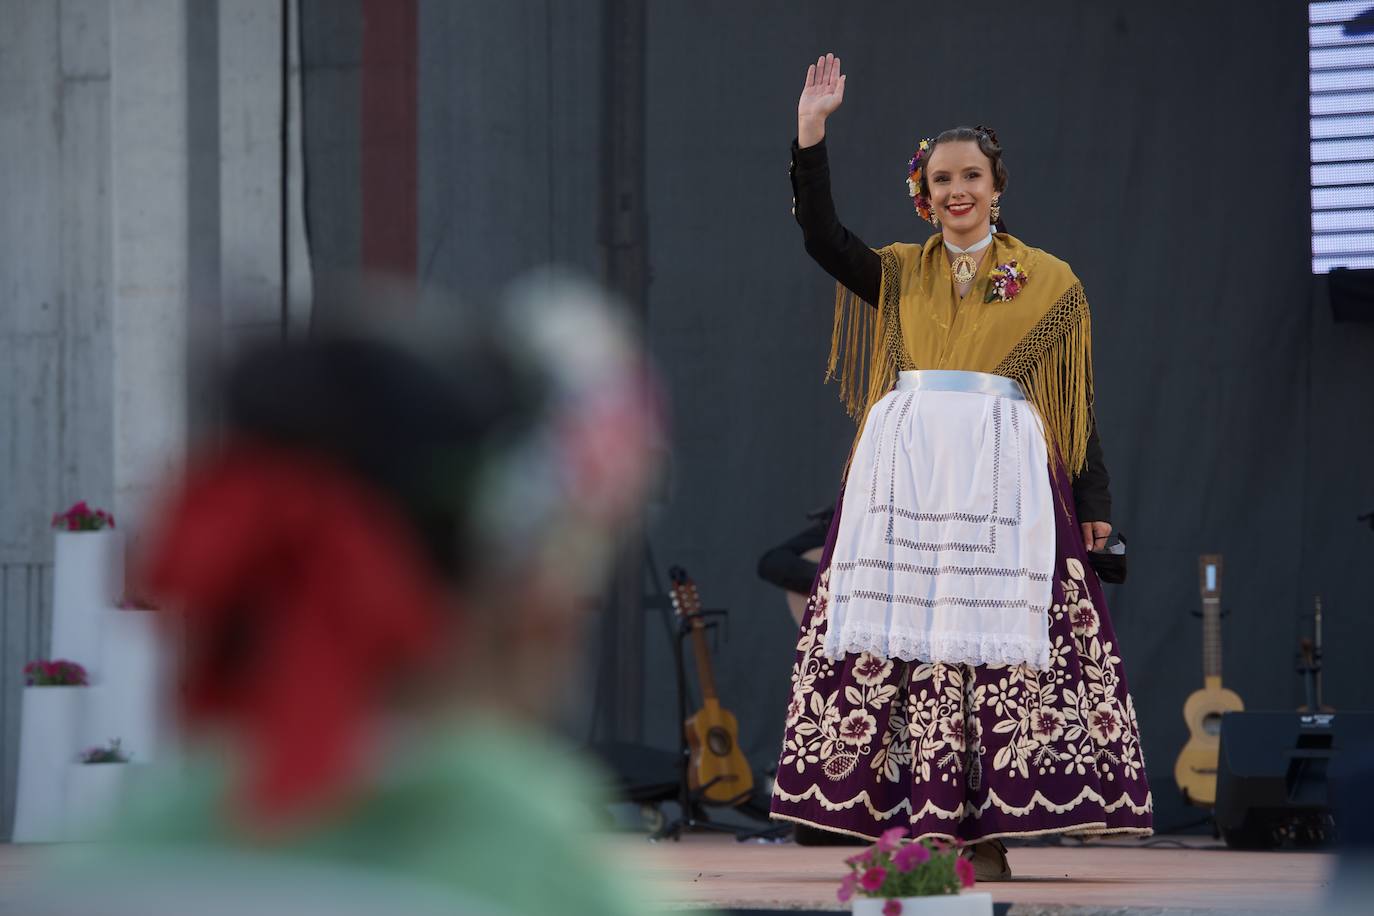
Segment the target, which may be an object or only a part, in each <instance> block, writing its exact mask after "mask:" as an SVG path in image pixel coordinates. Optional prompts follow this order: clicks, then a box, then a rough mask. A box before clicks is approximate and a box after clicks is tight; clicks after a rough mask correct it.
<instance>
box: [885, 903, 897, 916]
mask: <svg viewBox="0 0 1374 916" xmlns="http://www.w3.org/2000/svg"><path fill="white" fill-rule="evenodd" d="M883 916H902V901H900V900H888V901H887V903H884V904H883Z"/></svg>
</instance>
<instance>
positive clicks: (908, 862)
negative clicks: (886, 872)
mask: <svg viewBox="0 0 1374 916" xmlns="http://www.w3.org/2000/svg"><path fill="white" fill-rule="evenodd" d="M929 859H930V850H929V849H926V847H925V845H924V844H923V843H908V844H907V845H905V846H903V847H902V848H901V849H899V850H897V854H896V855H895V856H893V857H892V864H893V865H895V866H896V868H897V871H911V870H912V869H913V868H915V867H916V866H917V865H920V864H921V863H922V862H926V861H928V860H929Z"/></svg>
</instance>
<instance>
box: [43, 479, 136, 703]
mask: <svg viewBox="0 0 1374 916" xmlns="http://www.w3.org/2000/svg"><path fill="white" fill-rule="evenodd" d="M52 527H53V530H54V533H53V594H52V652H53V653H54V654H55V655H65V656H67V657H68V658H80V659H85V660H86V662H87V664H88V665H91V666H92V668H91V675H92V680H94V681H96V682H101V681H103V679H104V672H103V671H102V670H101V665H102V663H103V658H104V656H103V655H102V653H101V650H100V625H101V624H100V618H101V615H102V614H103V612H104V611H106V610H108V609H111V608H113V607H114V606H115V604H116V602H118V601H119V598H120V596H121V595H122V594H123V593H124V534H123V532H122V531H120V530H119V529H116V528H115V520H114V516H113V515H112V514H110V513H109V512H106V511H105V510H104V509H97V508H94V507H93V506H91V505H89V504H88V503H87V502H86V501H85V500H81V501H80V502H77V503H74V504H73V505H72V506H71V508H69V509H67V510H66V511H65V512H58V513H57V514H56V515H54V516H53V517H52Z"/></svg>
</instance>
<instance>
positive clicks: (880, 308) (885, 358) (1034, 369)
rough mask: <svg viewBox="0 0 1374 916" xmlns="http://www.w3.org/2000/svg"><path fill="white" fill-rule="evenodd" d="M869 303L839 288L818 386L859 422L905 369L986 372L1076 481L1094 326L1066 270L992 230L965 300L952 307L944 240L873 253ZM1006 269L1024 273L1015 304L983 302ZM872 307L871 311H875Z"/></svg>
mask: <svg viewBox="0 0 1374 916" xmlns="http://www.w3.org/2000/svg"><path fill="white" fill-rule="evenodd" d="M878 257H879V258H880V259H881V261H882V284H881V287H880V289H879V293H878V301H877V302H876V303H872V304H869V303H866V302H864V301H863V300H861V299H859V298H858V297H857V296H855V295H854V294H853V293H851V292H850V291H849V290H847V289H846V288H845V287H843V286H840V287H839V288H838V291H837V293H836V297H835V325H834V330H833V333H832V337H831V343H830V365H829V371H828V373H827V375H826V378H827V380H828V379H830V378H836V379H838V380H839V384H840V399H841V400H842V401H844V403H845V406H846V407H847V408H848V410H849V414H850V416H852V417H854V418H855V419H856V420H858V421H860V425H861V427H862V421H863V418H864V417H865V416H866V415H867V413H868V410H869V408H871V407H872V406H873V404H874V403H876V402H877V401H878V400H879V399H880V398H881V397H882V396H883V395H885V394H886V393H887V392H888V391H890V390H892V386H893V385H894V384H895V383H896V381H897V373H898V372H899V371H902V370H906V369H962V370H965V371H971V372H990V373H993V374H995V375H1002V376H1006V377H1007V378H1012V379H1015V380H1016V381H1017V382H1020V384H1021V387H1022V389H1023V390H1024V391H1025V393H1026V398H1027V399H1028V400H1029V401H1030V402H1031V403H1032V404H1033V405H1034V406H1035V409H1036V411H1037V412H1038V413H1039V414H1040V417H1041V419H1042V420H1043V421H1044V425H1045V438H1046V440H1047V442H1048V445H1049V449H1050V454H1051V455H1052V456H1054V457H1055V458H1057V459H1058V460H1059V461H1060V462H1062V463H1063V465H1064V466H1065V467H1066V468H1068V470H1069V472H1070V473H1071V474H1075V475H1076V474H1078V473H1079V472H1080V471H1081V470H1082V468H1083V464H1084V462H1085V460H1086V455H1087V445H1088V433H1089V430H1090V428H1091V423H1092V404H1093V372H1092V320H1091V317H1090V316H1089V312H1088V300H1087V298H1086V297H1085V296H1084V294H1083V285H1082V284H1081V283H1080V282H1079V281H1078V278H1077V277H1075V276H1074V274H1073V271H1072V270H1070V269H1069V265H1068V264H1065V263H1064V262H1063V261H1061V260H1059V259H1058V258H1056V257H1054V256H1053V255H1051V254H1048V253H1047V252H1044V251H1041V250H1040V249H1038V248H1030V247H1027V246H1026V245H1024V244H1023V243H1022V242H1021V241H1020V240H1018V239H1016V238H1014V237H1012V236H1010V235H1007V234H1005V233H998V234H997V235H995V236H994V237H993V244H992V250H991V252H990V253H989V254H988V255H987V256H985V257H984V258H983V261H982V263H981V264H980V265H979V270H978V274H977V276H976V277H975V278H974V281H973V286H972V287H971V288H970V289H969V292H968V295H967V296H965V297H964V298H963V299H962V300H958V299H956V297H955V294H954V288H953V283H952V280H951V277H950V269H949V259H948V258H947V257H946V256H945V252H944V245H943V238H942V236H940V235H934V236H932V237H931V238H930V239H929V240H927V241H926V243H925V244H924V245H910V244H901V243H898V244H894V245H889V246H887V247H886V248H881V249H878ZM1012 260H1015V261H1016V262H1017V264H1018V266H1019V267H1020V268H1021V270H1022V271H1024V272H1025V273H1026V275H1027V280H1026V283H1025V286H1024V287H1023V288H1022V289H1021V290H1020V292H1018V293H1017V294H1016V296H1014V297H1013V298H1012V299H1010V300H1008V301H1006V302H1001V301H997V300H995V299H994V300H993V301H992V302H984V301H983V300H984V298H985V297H986V294H987V290H988V284H989V279H988V274H989V272H990V270H991V269H992V268H993V267H994V266H996V265H999V264H1006V263H1007V262H1008V261H1012ZM875 306H876V307H875Z"/></svg>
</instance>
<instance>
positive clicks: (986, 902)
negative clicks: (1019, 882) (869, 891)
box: [852, 893, 992, 916]
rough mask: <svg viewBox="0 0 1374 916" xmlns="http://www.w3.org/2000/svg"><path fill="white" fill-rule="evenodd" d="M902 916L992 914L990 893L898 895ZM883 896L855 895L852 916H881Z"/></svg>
mask: <svg viewBox="0 0 1374 916" xmlns="http://www.w3.org/2000/svg"><path fill="white" fill-rule="evenodd" d="M898 899H899V900H901V902H902V916H992V895H991V894H983V893H976V894H943V895H941V896H938V897H899V898H898ZM886 903H887V900H886V898H883V897H855V898H854V903H853V910H852V912H853V914H854V916H882V912H883V905H884V904H886Z"/></svg>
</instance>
